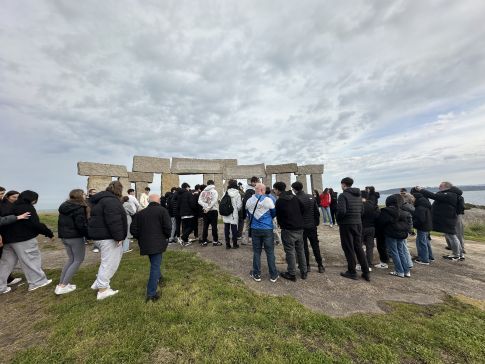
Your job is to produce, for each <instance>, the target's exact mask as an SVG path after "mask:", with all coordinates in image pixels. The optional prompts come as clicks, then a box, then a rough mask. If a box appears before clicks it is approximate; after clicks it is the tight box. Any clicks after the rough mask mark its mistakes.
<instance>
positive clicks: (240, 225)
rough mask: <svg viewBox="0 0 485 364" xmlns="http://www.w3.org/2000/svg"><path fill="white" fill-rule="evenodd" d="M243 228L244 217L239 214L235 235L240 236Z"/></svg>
mask: <svg viewBox="0 0 485 364" xmlns="http://www.w3.org/2000/svg"><path fill="white" fill-rule="evenodd" d="M243 230H244V219H243V216H242V215H241V216H239V220H238V222H237V237H238V238H242V233H243Z"/></svg>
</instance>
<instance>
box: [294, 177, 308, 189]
mask: <svg viewBox="0 0 485 364" xmlns="http://www.w3.org/2000/svg"><path fill="white" fill-rule="evenodd" d="M296 180H297V181H298V182H301V184H302V185H303V191H305V193H308V183H307V181H306V174H297V175H296Z"/></svg>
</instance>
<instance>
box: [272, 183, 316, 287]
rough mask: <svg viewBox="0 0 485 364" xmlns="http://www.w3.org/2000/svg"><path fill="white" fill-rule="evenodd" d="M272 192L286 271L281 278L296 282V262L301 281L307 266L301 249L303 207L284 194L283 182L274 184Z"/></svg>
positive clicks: (297, 201)
mask: <svg viewBox="0 0 485 364" xmlns="http://www.w3.org/2000/svg"><path fill="white" fill-rule="evenodd" d="M273 190H274V192H275V194H276V196H277V197H278V200H277V201H276V204H275V207H276V220H277V221H278V225H279V226H280V227H281V239H282V241H283V248H284V250H285V256H286V263H287V265H288V268H287V271H286V272H283V273H281V274H280V275H281V277H283V278H284V279H288V280H290V281H293V282H295V281H296V261H298V268H299V270H300V277H301V279H306V278H307V274H308V273H307V264H306V258H305V249H304V248H303V245H304V244H303V226H304V222H303V214H304V213H305V206H303V203H302V202H301V201H300V200H299V199H298V198H297V197H296V196H295V195H293V194H292V193H291V192H286V184H285V183H284V182H276V183H275V184H274V185H273Z"/></svg>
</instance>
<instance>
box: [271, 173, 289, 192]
mask: <svg viewBox="0 0 485 364" xmlns="http://www.w3.org/2000/svg"><path fill="white" fill-rule="evenodd" d="M276 182H284V183H285V184H286V190H287V191H288V190H290V189H291V173H278V174H277V175H276ZM271 187H273V186H271Z"/></svg>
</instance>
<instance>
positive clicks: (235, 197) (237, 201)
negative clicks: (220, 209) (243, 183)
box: [222, 188, 242, 225]
mask: <svg viewBox="0 0 485 364" xmlns="http://www.w3.org/2000/svg"><path fill="white" fill-rule="evenodd" d="M227 194H228V195H229V197H231V203H232V207H233V208H234V210H233V211H232V214H231V215H229V216H223V217H222V221H223V222H224V223H225V224H233V225H237V223H238V221H239V211H241V209H242V200H241V195H240V194H239V191H238V190H236V189H235V188H229V189H228V190H227Z"/></svg>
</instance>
